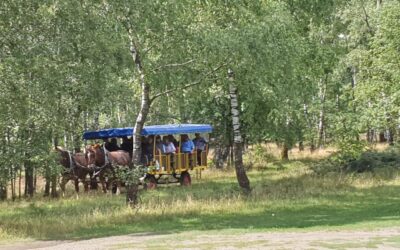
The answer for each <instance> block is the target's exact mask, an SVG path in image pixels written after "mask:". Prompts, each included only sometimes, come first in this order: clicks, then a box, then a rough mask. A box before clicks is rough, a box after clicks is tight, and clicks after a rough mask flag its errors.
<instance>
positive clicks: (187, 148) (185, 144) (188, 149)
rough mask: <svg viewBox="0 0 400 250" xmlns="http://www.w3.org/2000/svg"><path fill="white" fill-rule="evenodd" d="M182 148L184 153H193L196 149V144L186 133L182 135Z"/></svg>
mask: <svg viewBox="0 0 400 250" xmlns="http://www.w3.org/2000/svg"><path fill="white" fill-rule="evenodd" d="M181 149H182V152H183V153H192V152H193V150H194V144H193V142H192V141H191V140H189V136H188V135H186V134H184V135H182V141H181Z"/></svg>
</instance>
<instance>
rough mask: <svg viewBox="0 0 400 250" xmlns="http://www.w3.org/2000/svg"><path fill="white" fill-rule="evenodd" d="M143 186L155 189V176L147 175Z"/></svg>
mask: <svg viewBox="0 0 400 250" xmlns="http://www.w3.org/2000/svg"><path fill="white" fill-rule="evenodd" d="M143 188H144V189H149V190H153V189H156V188H157V180H156V177H154V175H147V176H146V178H144V183H143Z"/></svg>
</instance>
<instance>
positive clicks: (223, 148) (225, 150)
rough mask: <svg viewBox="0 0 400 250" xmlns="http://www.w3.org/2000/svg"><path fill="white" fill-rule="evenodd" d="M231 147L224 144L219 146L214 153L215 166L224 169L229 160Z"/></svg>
mask: <svg viewBox="0 0 400 250" xmlns="http://www.w3.org/2000/svg"><path fill="white" fill-rule="evenodd" d="M229 152H230V146H229V145H226V144H224V143H220V144H217V145H216V146H215V151H214V165H215V167H216V168H218V169H223V168H224V165H225V162H226V161H227V159H228V156H229Z"/></svg>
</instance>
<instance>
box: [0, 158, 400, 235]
mask: <svg viewBox="0 0 400 250" xmlns="http://www.w3.org/2000/svg"><path fill="white" fill-rule="evenodd" d="M309 165H310V162H309V161H289V162H283V163H279V165H274V164H270V165H268V167H267V168H265V169H263V170H262V169H261V170H258V171H251V172H249V177H250V181H251V185H252V187H253V192H252V194H251V196H249V197H245V196H243V195H242V194H241V193H240V191H239V189H238V187H237V182H236V178H235V174H234V172H229V171H228V172H221V171H217V170H209V171H206V172H205V173H204V175H203V178H202V179H201V180H195V179H194V178H193V185H192V187H189V188H182V187H180V186H176V185H172V184H171V185H169V186H164V187H161V188H159V189H157V190H155V191H147V192H142V193H141V205H140V207H139V208H137V209H136V210H132V209H129V208H127V207H126V206H125V204H124V200H125V197H124V195H121V196H112V195H103V194H100V193H91V194H86V195H85V194H82V195H81V196H80V197H79V199H76V198H75V196H74V195H73V192H72V190H70V197H69V198H60V199H58V200H49V199H44V198H36V199H34V200H32V201H16V202H5V203H0V240H1V241H13V240H20V239H27V238H30V239H43V240H50V239H51V240H55V239H85V238H92V237H102V236H110V235H122V234H129V233H137V232H154V233H179V232H184V231H204V232H210V233H213V232H215V231H214V230H218V233H229V234H234V233H241V232H257V231H288V230H290V231H293V230H299V231H312V230H338V229H376V228H378V227H393V226H400V220H399V219H400V178H399V175H398V172H397V171H396V170H391V171H390V172H389V173H388V172H380V173H375V174H374V173H364V174H353V175H342V174H339V173H330V174H327V175H325V176H317V175H315V174H313V173H312V171H311V170H310V168H309ZM71 186H72V185H71Z"/></svg>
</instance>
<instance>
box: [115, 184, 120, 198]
mask: <svg viewBox="0 0 400 250" xmlns="http://www.w3.org/2000/svg"><path fill="white" fill-rule="evenodd" d="M115 184H116V185H117V190H116V191H115V194H116V195H120V194H121V182H120V181H119V180H117V181H115Z"/></svg>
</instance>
